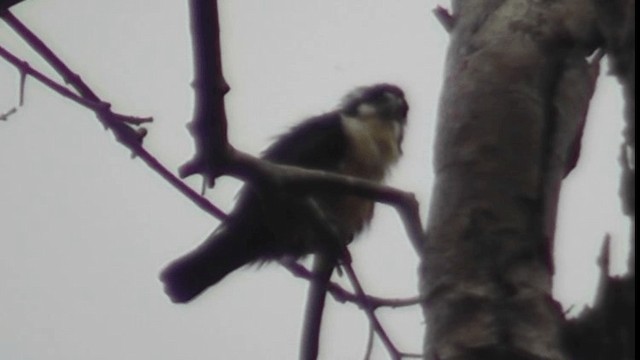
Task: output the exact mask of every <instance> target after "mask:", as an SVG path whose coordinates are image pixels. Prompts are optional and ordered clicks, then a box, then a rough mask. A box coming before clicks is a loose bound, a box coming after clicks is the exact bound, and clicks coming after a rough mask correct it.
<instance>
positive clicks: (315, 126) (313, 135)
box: [262, 112, 347, 171]
mask: <svg viewBox="0 0 640 360" xmlns="http://www.w3.org/2000/svg"><path fill="white" fill-rule="evenodd" d="M346 151H347V138H346V135H345V132H344V128H343V127H342V121H341V117H340V114H338V113H337V112H331V113H327V114H324V115H320V116H316V117H313V118H310V119H308V120H306V121H304V122H302V123H300V124H299V125H296V126H294V127H293V128H291V130H290V131H289V132H287V133H285V134H284V135H282V136H280V137H279V138H278V139H277V140H276V142H274V143H273V144H272V145H271V146H270V147H269V148H267V149H266V150H265V151H264V152H263V154H262V157H263V158H264V159H266V160H269V161H272V162H275V163H279V164H286V165H295V166H300V167H304V168H310V169H317V170H327V171H337V169H338V166H339V164H340V162H341V160H342V159H343V158H344V156H345V153H346Z"/></svg>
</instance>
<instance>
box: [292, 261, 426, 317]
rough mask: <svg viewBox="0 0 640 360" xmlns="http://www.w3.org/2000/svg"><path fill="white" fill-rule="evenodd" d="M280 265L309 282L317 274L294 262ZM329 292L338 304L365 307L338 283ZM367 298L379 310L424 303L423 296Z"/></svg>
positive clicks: (331, 284)
mask: <svg viewBox="0 0 640 360" xmlns="http://www.w3.org/2000/svg"><path fill="white" fill-rule="evenodd" d="M280 265H282V266H284V267H285V268H286V269H287V270H289V272H291V274H293V275H294V276H296V277H299V278H302V279H305V280H309V281H312V280H313V279H314V277H315V274H314V273H313V272H311V271H310V270H308V269H307V268H305V267H304V266H303V265H301V264H300V263H297V262H294V261H280ZM328 290H329V294H331V296H332V297H333V298H334V300H336V301H337V302H340V303H345V302H349V303H352V304H355V305H357V306H358V307H360V308H363V307H364V306H365V305H364V303H363V301H362V299H363V298H362V296H359V295H356V294H354V293H352V292H350V291H348V290H346V289H345V288H343V287H342V286H340V285H339V284H338V283H335V282H333V281H332V282H330V283H329V284H328ZM365 298H366V300H367V304H368V305H369V306H370V307H372V308H373V309H378V308H381V307H389V308H401V307H407V306H415V305H419V304H421V303H422V302H423V297H421V296H414V297H411V298H406V299H387V298H382V297H377V296H372V295H365Z"/></svg>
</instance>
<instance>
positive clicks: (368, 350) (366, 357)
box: [364, 323, 374, 360]
mask: <svg viewBox="0 0 640 360" xmlns="http://www.w3.org/2000/svg"><path fill="white" fill-rule="evenodd" d="M373 335H374V331H373V326H372V325H371V323H369V335H367V345H366V351H365V353H364V360H369V359H371V353H372V352H373Z"/></svg>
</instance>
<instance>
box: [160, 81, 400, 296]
mask: <svg viewBox="0 0 640 360" xmlns="http://www.w3.org/2000/svg"><path fill="white" fill-rule="evenodd" d="M408 110H409V106H408V104H407V101H406V100H405V98H404V93H403V91H402V90H401V89H400V88H399V87H397V86H395V85H391V84H376V85H372V86H368V87H361V88H357V89H355V90H353V91H351V92H350V93H348V94H347V95H346V96H345V97H344V98H343V100H342V101H341V102H340V104H339V106H338V107H337V109H336V110H334V111H331V112H328V113H325V114H322V115H319V116H316V117H312V118H309V119H306V120H304V121H302V122H301V123H300V124H298V125H296V126H294V127H293V128H291V130H290V131H289V132H287V133H285V134H284V135H282V136H281V137H279V138H278V139H277V140H276V141H275V142H274V143H273V144H272V145H271V146H270V147H269V148H267V149H266V150H265V151H264V153H263V154H262V158H264V159H265V160H268V161H271V162H273V163H278V164H285V165H292V166H298V167H302V168H308V169H316V170H324V171H330V172H335V173H338V174H343V175H349V176H355V177H360V178H364V179H367V180H370V181H375V182H382V181H383V180H384V178H385V175H386V174H387V173H388V172H389V169H390V168H391V166H392V165H393V164H395V163H396V162H397V161H398V159H399V157H400V155H401V154H402V147H401V145H402V138H403V134H404V127H405V125H406V122H407V112H408ZM311 207H313V208H314V210H316V211H319V212H320V213H321V214H322V215H323V216H322V218H323V220H324V221H325V222H327V224H319V222H318V217H317V216H312V215H311V212H310V210H311V209H310V208H311ZM373 207H374V202H373V201H371V200H369V199H365V198H362V197H357V196H352V195H345V194H337V193H332V192H330V191H328V190H327V191H323V190H322V189H314V191H312V192H310V193H308V194H303V195H301V194H292V193H287V192H286V191H282V192H280V193H276V194H271V193H269V194H265V193H262V192H259V191H256V190H254V189H253V188H252V187H250V186H248V185H245V186H244V187H243V188H242V189H241V190H240V194H239V198H238V201H237V203H236V205H235V208H234V209H233V211H232V212H231V213H230V214H229V218H228V219H227V220H225V221H224V222H223V223H222V224H221V225H220V226H219V227H218V228H217V229H216V230H215V231H214V232H213V233H212V234H211V235H210V236H209V238H207V239H206V240H205V241H204V243H202V244H201V245H200V246H198V247H197V248H196V249H194V250H193V251H191V252H190V253H188V254H186V255H184V256H182V257H181V258H178V259H177V260H175V261H173V262H172V263H171V264H169V265H168V266H167V267H166V268H165V269H164V270H163V271H162V273H161V275H160V279H161V280H162V282H163V283H164V286H165V292H166V293H167V295H168V296H169V297H170V298H171V300H172V301H173V302H176V303H184V302H188V301H190V300H192V299H193V298H195V297H196V296H198V295H199V294H200V293H202V292H203V291H204V290H206V289H207V288H208V287H210V286H212V285H214V284H216V283H217V282H219V281H220V280H221V279H222V278H224V277H225V276H226V275H227V274H229V273H230V272H232V271H234V270H236V269H238V268H240V267H242V266H243V265H246V264H250V263H255V262H264V261H269V260H277V259H281V258H284V257H293V258H296V257H302V256H304V255H308V254H313V253H318V252H322V251H334V250H336V249H337V248H338V247H340V248H341V247H343V246H346V245H347V244H349V243H350V242H351V241H352V240H353V238H354V237H355V236H356V235H357V234H358V233H359V232H360V231H361V230H362V229H363V228H364V227H365V226H366V225H367V224H368V223H369V222H370V220H371V218H372V216H373ZM327 227H330V228H331V229H333V232H332V233H333V234H337V235H338V236H337V239H336V236H333V237H332V236H327V231H326V229H327ZM336 241H337V242H339V244H336Z"/></svg>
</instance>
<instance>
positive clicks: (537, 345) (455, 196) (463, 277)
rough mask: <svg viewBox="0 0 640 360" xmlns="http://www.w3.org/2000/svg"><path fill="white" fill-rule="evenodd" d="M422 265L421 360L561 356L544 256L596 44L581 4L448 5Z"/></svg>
mask: <svg viewBox="0 0 640 360" xmlns="http://www.w3.org/2000/svg"><path fill="white" fill-rule="evenodd" d="M453 3H454V4H453V6H454V13H453V15H452V19H453V26H452V28H451V45H450V49H449V54H448V58H447V69H446V78H445V85H444V89H443V95H442V99H441V104H440V114H439V123H438V135H437V139H436V146H435V172H436V184H435V186H434V189H433V200H432V203H431V209H430V214H429V223H428V226H427V232H428V234H427V241H426V242H425V244H424V246H423V248H422V252H423V259H422V260H423V262H422V268H421V275H422V283H421V287H422V292H423V295H424V296H425V299H426V300H425V302H424V311H425V316H426V320H427V324H428V325H427V334H426V342H425V347H426V349H425V353H426V354H427V355H426V356H427V358H429V359H439V360H445V359H456V360H458V359H502V358H504V359H563V358H564V354H563V352H562V350H561V342H560V324H561V323H562V314H561V310H560V307H559V306H558V304H557V303H556V302H555V301H554V300H553V299H552V297H551V277H552V273H553V264H552V259H551V251H552V246H553V234H554V229H555V215H556V206H557V195H558V192H559V189H560V181H561V180H562V178H563V177H564V176H565V175H566V173H567V172H568V171H570V169H571V168H572V166H573V164H574V163H575V159H576V158H577V151H578V150H579V139H580V135H581V131H582V125H583V122H584V117H585V114H586V109H587V106H588V103H589V99H590V97H591V94H592V91H593V76H594V74H593V72H592V71H590V67H589V66H588V64H587V62H586V60H585V57H586V56H588V55H589V54H590V53H591V52H592V51H593V49H594V48H595V47H596V46H597V45H598V41H599V37H598V35H597V28H596V23H595V13H594V10H593V7H592V6H591V4H590V3H589V2H587V1H581V0H566V1H533V0H485V1H479V0H477V1H454V2H453Z"/></svg>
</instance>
